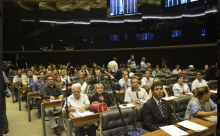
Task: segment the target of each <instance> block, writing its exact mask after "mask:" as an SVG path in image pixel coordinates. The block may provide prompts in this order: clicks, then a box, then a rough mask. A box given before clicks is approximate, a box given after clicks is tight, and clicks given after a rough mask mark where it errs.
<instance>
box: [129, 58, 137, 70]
mask: <svg viewBox="0 0 220 136" xmlns="http://www.w3.org/2000/svg"><path fill="white" fill-rule="evenodd" d="M128 65H129V66H130V67H132V68H135V69H132V68H131V72H134V73H136V62H135V60H131V59H129V60H128Z"/></svg>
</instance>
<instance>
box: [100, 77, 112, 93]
mask: <svg viewBox="0 0 220 136" xmlns="http://www.w3.org/2000/svg"><path fill="white" fill-rule="evenodd" d="M104 79H105V80H103V81H101V84H102V85H103V86H104V91H112V90H113V89H114V82H113V81H112V82H111V83H110V81H109V76H107V75H106V74H104ZM111 84H112V87H113V88H112V87H111Z"/></svg>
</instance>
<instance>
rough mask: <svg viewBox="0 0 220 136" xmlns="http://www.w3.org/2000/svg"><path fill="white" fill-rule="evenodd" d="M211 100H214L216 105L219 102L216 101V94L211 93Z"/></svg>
mask: <svg viewBox="0 0 220 136" xmlns="http://www.w3.org/2000/svg"><path fill="white" fill-rule="evenodd" d="M210 98H211V99H212V101H213V102H214V103H216V102H217V101H216V94H215V93H213V92H211V95H210Z"/></svg>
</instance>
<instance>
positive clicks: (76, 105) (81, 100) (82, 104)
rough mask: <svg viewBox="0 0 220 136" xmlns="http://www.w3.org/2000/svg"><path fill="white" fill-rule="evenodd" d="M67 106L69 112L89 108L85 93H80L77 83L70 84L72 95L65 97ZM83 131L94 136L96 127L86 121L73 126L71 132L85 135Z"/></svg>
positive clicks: (81, 135)
mask: <svg viewBox="0 0 220 136" xmlns="http://www.w3.org/2000/svg"><path fill="white" fill-rule="evenodd" d="M67 106H68V111H69V112H76V110H78V111H79V112H81V113H82V112H84V111H86V110H88V109H89V108H90V102H89V99H88V96H87V95H86V94H82V93H81V85H80V84H79V83H76V84H73V85H72V95H70V96H69V97H68V99H67ZM62 113H63V114H66V102H65V104H64V106H63V110H62ZM85 131H86V132H87V134H88V136H96V127H95V124H94V123H88V124H84V125H79V126H75V127H73V132H74V133H75V134H76V136H85Z"/></svg>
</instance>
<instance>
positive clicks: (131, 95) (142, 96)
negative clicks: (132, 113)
mask: <svg viewBox="0 0 220 136" xmlns="http://www.w3.org/2000/svg"><path fill="white" fill-rule="evenodd" d="M138 89H139V90H138V91H134V90H133V89H132V87H129V88H128V89H127V90H126V92H125V100H124V101H125V102H138V101H146V100H148V99H149V98H150V97H149V96H148V94H147V92H146V90H145V89H143V88H138ZM137 93H138V96H137Z"/></svg>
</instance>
